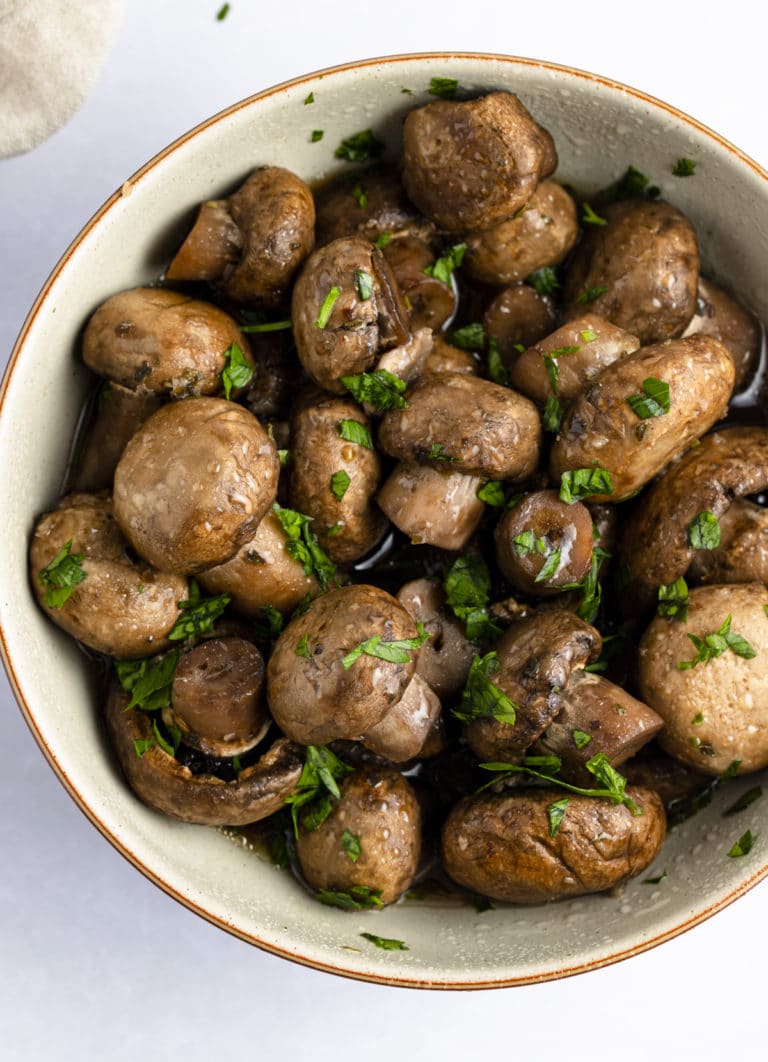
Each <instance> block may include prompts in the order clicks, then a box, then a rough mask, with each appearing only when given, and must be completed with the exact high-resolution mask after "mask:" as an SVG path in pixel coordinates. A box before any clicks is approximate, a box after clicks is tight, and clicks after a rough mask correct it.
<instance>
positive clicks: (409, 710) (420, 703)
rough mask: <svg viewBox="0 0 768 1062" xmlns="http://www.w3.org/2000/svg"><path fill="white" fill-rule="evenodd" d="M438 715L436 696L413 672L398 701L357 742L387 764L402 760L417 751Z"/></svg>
mask: <svg viewBox="0 0 768 1062" xmlns="http://www.w3.org/2000/svg"><path fill="white" fill-rule="evenodd" d="M439 717H440V698H439V697H438V696H437V694H436V693H435V691H434V690H433V689H431V688H430V687H429V685H428V684H427V683H426V682H425V681H424V679H423V678H422V677H421V675H420V674H419V673H418V671H417V673H416V674H415V675H414V676H413V678H412V679H411V681H410V682H409V683H408V685H407V686H406V687H405V693H404V694H403V695H402V697H401V698H400V700H399V701H397V703H396V704H394V705H393V706H392V707H391V708H390V709H389V711H388V712H387V714H386V715H385V716H384V718H383V719H380V720H379V721H378V723H376V724H375V726H372V727H371V728H370V730H367V731H366V732H365V734H363V736H362V737H361V738H360V742H361V744H363V745H365V747H366V748H367V749H370V750H371V751H372V752H375V753H376V754H377V755H378V756H383V757H384V759H386V760H389V761H390V762H391V763H405V762H406V761H407V760H411V759H413V758H414V757H416V756H419V755H420V754H421V751H422V749H423V747H424V744H425V743H426V741H427V739H428V738H429V736H430V735H431V734H432V732H433V730H434V728H435V724H436V723H437V720H438V719H439Z"/></svg>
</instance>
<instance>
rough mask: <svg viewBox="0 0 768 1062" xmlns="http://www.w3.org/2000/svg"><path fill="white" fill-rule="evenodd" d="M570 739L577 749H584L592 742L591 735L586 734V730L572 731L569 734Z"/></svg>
mask: <svg viewBox="0 0 768 1062" xmlns="http://www.w3.org/2000/svg"><path fill="white" fill-rule="evenodd" d="M571 737H572V738H573V743H574V745H575V746H576V748H577V749H583V748H586V746H587V745H588V744H589V743H590V741H591V740H592V735H591V734H588V733H587V732H586V730H574V731H572V733H571Z"/></svg>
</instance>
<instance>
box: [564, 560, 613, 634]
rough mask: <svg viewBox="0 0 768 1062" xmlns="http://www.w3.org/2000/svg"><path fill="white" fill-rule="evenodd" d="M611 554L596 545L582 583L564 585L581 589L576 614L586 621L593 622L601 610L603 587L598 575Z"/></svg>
mask: <svg viewBox="0 0 768 1062" xmlns="http://www.w3.org/2000/svg"><path fill="white" fill-rule="evenodd" d="M610 556H611V554H610V553H609V552H608V551H607V550H605V549H602V547H600V546H595V547H594V548H593V550H592V561H591V563H590V566H589V571H588V572H587V574H586V575H585V576H584V578H583V579H582V581H581V582H580V583H567V584H566V585H565V586H564V587H563V589H564V590H580V591H581V601H580V602H579V607H578V608H577V609H576V615H577V616H578V617H579V619H583V620H584V621H585V622H586V623H592V621H593V620H594V618H595V616H596V615H597V613H598V611H599V610H600V602H601V601H602V597H603V587H602V584H601V582H600V580H599V579H598V576H599V574H600V568H601V567H602V564H603V561H606V560H609V559H610Z"/></svg>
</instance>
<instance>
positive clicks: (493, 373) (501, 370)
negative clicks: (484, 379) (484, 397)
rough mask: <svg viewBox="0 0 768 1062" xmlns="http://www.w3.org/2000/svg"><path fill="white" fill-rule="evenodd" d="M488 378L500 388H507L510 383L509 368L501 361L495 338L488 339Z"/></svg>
mask: <svg viewBox="0 0 768 1062" xmlns="http://www.w3.org/2000/svg"><path fill="white" fill-rule="evenodd" d="M488 378H489V379H491V380H493V382H494V383H495V384H498V385H499V386H500V387H506V386H507V384H508V383H509V373H508V372H507V367H506V365H505V364H504V362H503V361H502V360H501V354H500V353H499V346H498V343H497V342H496V340H495V339H494V338H493V336H490V337H489V339H488Z"/></svg>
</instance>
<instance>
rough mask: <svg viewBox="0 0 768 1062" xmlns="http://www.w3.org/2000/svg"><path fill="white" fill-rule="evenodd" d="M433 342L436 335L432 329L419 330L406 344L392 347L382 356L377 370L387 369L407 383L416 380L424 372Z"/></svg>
mask: <svg viewBox="0 0 768 1062" xmlns="http://www.w3.org/2000/svg"><path fill="white" fill-rule="evenodd" d="M433 341H434V333H433V332H432V330H431V329H430V328H419V329H418V331H416V332H414V333H413V335H410V336H409V337H408V339H406V341H405V343H401V344H400V345H399V346H397V347H390V349H389V350H388V351H386V353H384V354H382V355H381V357H380V358H379V361H378V364H377V366H376V369H377V370H381V369H385V370H386V371H387V372H391V373H393V374H394V375H395V376H399V377H400V379H401V380H405V381H406V382H410V381H411V380H415V379H416V378H417V377H418V376H421V374H422V373H423V371H424V366H425V365H426V363H427V358H428V357H429V354H430V351H431V350H432V344H433Z"/></svg>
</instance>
